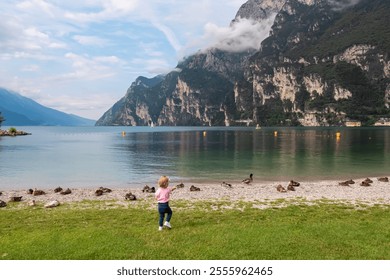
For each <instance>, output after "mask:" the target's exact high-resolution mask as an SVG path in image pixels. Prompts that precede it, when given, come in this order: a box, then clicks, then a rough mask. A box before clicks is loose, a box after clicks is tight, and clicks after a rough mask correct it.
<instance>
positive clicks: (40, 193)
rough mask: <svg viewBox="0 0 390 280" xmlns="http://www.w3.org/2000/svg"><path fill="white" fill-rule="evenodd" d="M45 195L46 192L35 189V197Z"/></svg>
mask: <svg viewBox="0 0 390 280" xmlns="http://www.w3.org/2000/svg"><path fill="white" fill-rule="evenodd" d="M44 194H46V193H45V192H44V191H42V190H37V189H35V190H34V191H33V196H37V195H44Z"/></svg>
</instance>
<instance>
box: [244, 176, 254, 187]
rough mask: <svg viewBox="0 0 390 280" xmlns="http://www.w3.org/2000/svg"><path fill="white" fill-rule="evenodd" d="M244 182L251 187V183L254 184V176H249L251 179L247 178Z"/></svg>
mask: <svg viewBox="0 0 390 280" xmlns="http://www.w3.org/2000/svg"><path fill="white" fill-rule="evenodd" d="M242 182H243V183H244V184H247V185H249V184H250V183H252V182H253V174H252V173H251V174H250V175H249V178H246V179H244V180H242Z"/></svg>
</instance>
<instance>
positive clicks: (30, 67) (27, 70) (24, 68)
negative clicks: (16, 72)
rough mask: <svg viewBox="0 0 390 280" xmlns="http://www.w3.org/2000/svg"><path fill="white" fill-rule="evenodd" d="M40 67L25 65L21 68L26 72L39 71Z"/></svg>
mask: <svg viewBox="0 0 390 280" xmlns="http://www.w3.org/2000/svg"><path fill="white" fill-rule="evenodd" d="M39 69H40V67H39V66H38V65H25V66H24V67H23V68H22V69H21V70H22V71H24V72H37V71H38V70H39Z"/></svg>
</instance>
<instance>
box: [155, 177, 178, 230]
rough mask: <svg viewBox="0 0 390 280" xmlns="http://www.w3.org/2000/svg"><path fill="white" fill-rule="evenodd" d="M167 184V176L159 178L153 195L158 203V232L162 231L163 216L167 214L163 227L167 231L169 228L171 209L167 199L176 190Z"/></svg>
mask: <svg viewBox="0 0 390 280" xmlns="http://www.w3.org/2000/svg"><path fill="white" fill-rule="evenodd" d="M168 184H169V178H168V177H167V176H161V177H160V179H159V180H158V186H159V188H158V189H157V191H156V195H155V196H156V199H157V202H158V213H159V214H160V219H159V227H158V230H162V229H163V222H164V217H165V214H167V218H166V221H165V223H164V226H166V227H167V228H169V229H170V228H171V224H170V221H171V217H172V209H171V208H170V207H169V198H170V195H171V193H172V191H174V190H175V189H176V188H169V187H168Z"/></svg>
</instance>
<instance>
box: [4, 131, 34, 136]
mask: <svg viewBox="0 0 390 280" xmlns="http://www.w3.org/2000/svg"><path fill="white" fill-rule="evenodd" d="M26 135H31V133H28V132H25V131H22V130H15V131H10V130H2V129H0V136H11V137H13V136H26Z"/></svg>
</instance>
